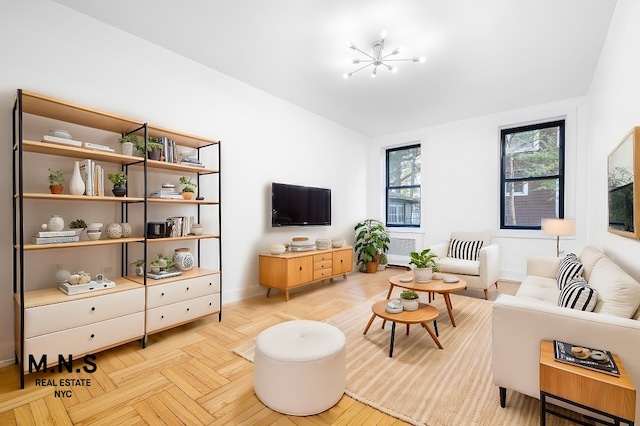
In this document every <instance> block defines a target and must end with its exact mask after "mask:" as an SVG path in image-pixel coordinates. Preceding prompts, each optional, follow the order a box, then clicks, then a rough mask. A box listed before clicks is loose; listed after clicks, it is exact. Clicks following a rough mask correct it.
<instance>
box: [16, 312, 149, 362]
mask: <svg viewBox="0 0 640 426" xmlns="http://www.w3.org/2000/svg"><path fill="white" fill-rule="evenodd" d="M143 335H144V312H138V313H135V314H131V315H126V316H122V317H119V318H114V319H110V320H107V321H101V322H97V323H95V324H88V325H84V326H82V327H76V328H72V329H69V330H64V331H58V332H56V333H51V334H45V335H43V336H38V337H33V338H30V339H26V340H25V346H24V369H25V371H28V370H29V355H33V359H34V360H35V362H36V363H39V362H40V359H41V357H42V356H43V355H46V356H47V363H48V364H56V363H57V361H58V355H62V356H63V357H64V358H65V359H67V358H68V357H69V355H72V356H73V358H77V357H80V356H82V355H84V354H90V353H94V352H97V351H99V350H101V349H105V348H108V347H111V346H115V345H117V344H120V343H124V342H126V341H129V340H133V339H136V338H138V337H142V336H143ZM98 359H100V357H99V356H98Z"/></svg>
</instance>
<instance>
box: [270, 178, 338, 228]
mask: <svg viewBox="0 0 640 426" xmlns="http://www.w3.org/2000/svg"><path fill="white" fill-rule="evenodd" d="M309 225H331V190H330V189H327V188H314V187H311V186H299V185H288V184H284V183H276V182H273V183H272V184H271V226H272V227H281V226H309Z"/></svg>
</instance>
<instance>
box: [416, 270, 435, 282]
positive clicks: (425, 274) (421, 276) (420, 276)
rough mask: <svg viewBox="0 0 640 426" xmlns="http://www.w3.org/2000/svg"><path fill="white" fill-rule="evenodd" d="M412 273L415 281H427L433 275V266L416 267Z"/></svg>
mask: <svg viewBox="0 0 640 426" xmlns="http://www.w3.org/2000/svg"><path fill="white" fill-rule="evenodd" d="M413 275H415V277H416V282H419V283H428V282H429V281H431V277H432V276H433V268H416V269H415V271H413Z"/></svg>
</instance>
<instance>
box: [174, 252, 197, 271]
mask: <svg viewBox="0 0 640 426" xmlns="http://www.w3.org/2000/svg"><path fill="white" fill-rule="evenodd" d="M173 263H175V265H176V266H177V267H178V269H180V270H182V271H188V270H189V269H191V268H193V265H194V264H195V260H194V258H193V254H191V250H189V249H188V248H179V249H176V251H175V253H174V254H173Z"/></svg>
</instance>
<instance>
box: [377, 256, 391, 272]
mask: <svg viewBox="0 0 640 426" xmlns="http://www.w3.org/2000/svg"><path fill="white" fill-rule="evenodd" d="M388 263H389V259H388V258H387V254H386V253H380V260H379V261H378V271H384V270H385V269H387V264H388Z"/></svg>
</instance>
